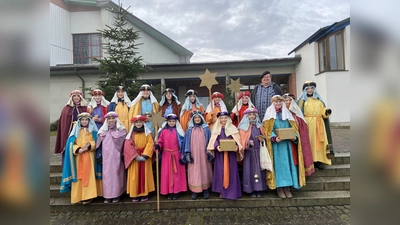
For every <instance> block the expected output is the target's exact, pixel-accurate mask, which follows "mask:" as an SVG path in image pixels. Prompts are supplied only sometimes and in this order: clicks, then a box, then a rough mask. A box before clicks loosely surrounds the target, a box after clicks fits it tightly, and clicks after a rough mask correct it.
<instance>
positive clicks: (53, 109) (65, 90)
mask: <svg viewBox="0 0 400 225" xmlns="http://www.w3.org/2000/svg"><path fill="white" fill-rule="evenodd" d="M80 76H81V77H82V78H83V79H84V80H85V87H86V88H89V87H90V86H92V90H93V89H96V88H98V87H97V86H96V81H97V80H98V78H99V77H100V74H98V75H96V74H94V75H93V74H92V75H89V74H84V75H80ZM76 89H78V90H80V91H82V81H81V79H80V78H79V77H78V76H76V75H51V76H50V102H51V104H50V123H51V122H54V121H55V120H57V119H58V118H59V117H60V114H61V110H62V108H63V107H64V106H65V104H67V101H68V99H69V93H70V92H71V91H72V90H76ZM91 97H92V96H91V95H90V94H88V92H85V98H86V99H87V100H88V99H90V98H91ZM108 100H111V99H108ZM88 103H89V101H88Z"/></svg>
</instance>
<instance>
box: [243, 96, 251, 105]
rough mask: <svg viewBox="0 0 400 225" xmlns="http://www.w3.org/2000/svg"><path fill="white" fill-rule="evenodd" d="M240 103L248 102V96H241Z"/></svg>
mask: <svg viewBox="0 0 400 225" xmlns="http://www.w3.org/2000/svg"><path fill="white" fill-rule="evenodd" d="M242 103H243V104H247V103H249V97H247V96H244V97H243V98H242Z"/></svg>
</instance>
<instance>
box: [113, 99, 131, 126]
mask: <svg viewBox="0 0 400 225" xmlns="http://www.w3.org/2000/svg"><path fill="white" fill-rule="evenodd" d="M115 112H116V113H117V114H118V119H119V120H120V121H121V123H122V124H123V125H124V127H125V129H126V130H127V131H129V129H130V125H131V123H130V117H129V111H128V106H127V105H126V103H124V104H123V103H122V102H118V104H117V105H116V106H115Z"/></svg>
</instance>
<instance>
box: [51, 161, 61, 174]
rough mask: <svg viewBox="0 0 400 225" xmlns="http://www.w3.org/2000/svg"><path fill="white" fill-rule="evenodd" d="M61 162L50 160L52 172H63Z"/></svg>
mask: <svg viewBox="0 0 400 225" xmlns="http://www.w3.org/2000/svg"><path fill="white" fill-rule="evenodd" d="M61 172H62V167H61V162H50V173H61Z"/></svg>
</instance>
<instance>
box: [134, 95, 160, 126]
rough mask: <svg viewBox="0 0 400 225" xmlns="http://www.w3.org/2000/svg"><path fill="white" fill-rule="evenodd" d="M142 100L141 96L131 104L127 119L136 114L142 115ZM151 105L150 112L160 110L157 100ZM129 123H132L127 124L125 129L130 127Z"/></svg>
mask: <svg viewBox="0 0 400 225" xmlns="http://www.w3.org/2000/svg"><path fill="white" fill-rule="evenodd" d="M142 101H143V98H142V99H140V100H139V102H137V103H136V104H135V105H133V106H132V107H131V108H130V109H129V113H128V116H129V119H131V118H132V117H134V116H137V115H142ZM152 105H153V111H152V114H155V113H158V112H159V111H160V104H158V102H153V103H152ZM143 116H144V115H143ZM131 125H132V124H129V129H127V130H130V129H131Z"/></svg>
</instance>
